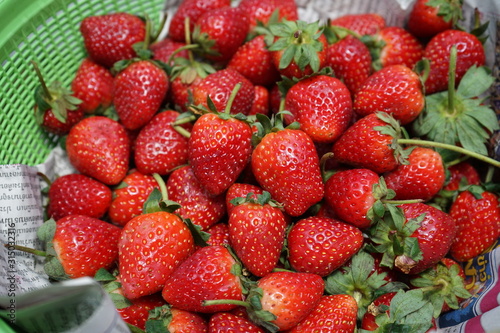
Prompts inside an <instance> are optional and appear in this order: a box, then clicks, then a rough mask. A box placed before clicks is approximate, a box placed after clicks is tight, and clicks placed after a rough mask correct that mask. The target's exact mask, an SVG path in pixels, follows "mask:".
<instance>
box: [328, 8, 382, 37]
mask: <svg viewBox="0 0 500 333" xmlns="http://www.w3.org/2000/svg"><path fill="white" fill-rule="evenodd" d="M330 25H332V26H339V27H344V28H347V29H349V30H352V31H354V32H356V33H358V34H359V35H361V36H363V35H375V34H376V33H377V32H379V31H380V30H381V29H383V28H384V27H385V18H384V17H382V16H381V15H379V14H376V13H363V14H346V15H342V16H340V17H337V18H334V19H332V20H330Z"/></svg>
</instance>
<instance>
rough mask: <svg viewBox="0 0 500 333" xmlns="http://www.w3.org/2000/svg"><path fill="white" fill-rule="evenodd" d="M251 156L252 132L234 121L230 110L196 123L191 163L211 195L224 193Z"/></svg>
mask: <svg viewBox="0 0 500 333" xmlns="http://www.w3.org/2000/svg"><path fill="white" fill-rule="evenodd" d="M229 107H230V106H229ZM221 152H224V153H223V154H221ZM251 154H252V129H251V128H250V125H249V124H248V123H247V122H246V121H244V120H241V119H237V118H235V117H231V116H230V115H229V108H228V109H227V110H226V112H213V113H212V112H209V113H205V114H203V115H202V116H201V117H200V118H198V119H197V120H196V122H195V123H194V125H193V130H192V131H191V136H190V137H189V145H188V159H189V163H190V165H191V169H192V170H193V173H194V175H195V177H196V179H197V180H198V182H199V184H200V185H201V186H202V187H203V188H204V189H205V190H206V191H207V192H208V193H209V194H210V195H212V196H217V195H220V194H222V193H223V192H225V191H226V190H227V189H228V188H229V186H231V185H232V184H233V183H234V182H235V181H236V179H237V178H238V176H239V175H240V174H241V172H242V171H243V169H244V168H245V167H246V165H247V164H248V163H249V161H250V156H251Z"/></svg>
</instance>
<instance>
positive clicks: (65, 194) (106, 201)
mask: <svg viewBox="0 0 500 333" xmlns="http://www.w3.org/2000/svg"><path fill="white" fill-rule="evenodd" d="M48 198H49V204H48V206H47V215H48V216H49V217H51V218H53V219H54V220H56V221H57V220H59V219H61V218H63V217H65V216H67V215H75V214H76V215H86V216H90V217H94V218H101V217H103V216H104V214H105V213H106V212H107V211H108V208H109V206H110V205H111V198H112V193H111V189H110V188H109V187H107V186H106V185H104V184H103V183H101V182H99V181H97V180H95V179H92V178H90V177H87V176H85V175H82V174H68V175H64V176H61V177H58V178H57V179H56V180H54V182H53V183H52V184H51V185H50V187H49V192H48Z"/></svg>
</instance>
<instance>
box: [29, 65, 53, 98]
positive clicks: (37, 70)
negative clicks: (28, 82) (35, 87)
mask: <svg viewBox="0 0 500 333" xmlns="http://www.w3.org/2000/svg"><path fill="white" fill-rule="evenodd" d="M31 64H32V65H33V67H34V68H35V73H36V76H38V81H40V85H41V86H42V89H43V93H44V94H45V97H46V98H48V99H49V100H50V101H52V95H51V93H50V90H49V88H48V87H47V84H46V83H45V80H44V79H43V76H42V72H41V71H40V68H39V67H38V64H37V63H36V62H34V61H31Z"/></svg>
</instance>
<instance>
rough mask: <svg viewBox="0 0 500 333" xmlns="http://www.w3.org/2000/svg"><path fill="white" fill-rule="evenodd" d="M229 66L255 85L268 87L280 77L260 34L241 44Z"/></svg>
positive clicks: (263, 37)
mask: <svg viewBox="0 0 500 333" xmlns="http://www.w3.org/2000/svg"><path fill="white" fill-rule="evenodd" d="M247 2H248V1H247ZM240 6H241V5H240ZM227 67H228V68H233V69H235V70H237V71H238V72H239V73H240V74H242V75H243V76H245V77H246V78H247V79H248V80H250V82H252V83H253V84H254V85H262V86H266V87H267V86H271V85H272V84H273V83H275V82H276V81H278V80H279V79H280V76H279V72H278V70H277V69H276V67H275V66H274V63H273V57H272V55H271V52H270V51H269V50H268V49H267V46H266V42H265V36H264V35H258V36H256V37H255V38H253V39H251V40H249V41H248V42H246V43H244V44H243V45H241V46H240V47H239V48H238V50H236V52H235V53H234V54H233V56H232V58H231V59H230V60H229V62H228V64H227Z"/></svg>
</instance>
